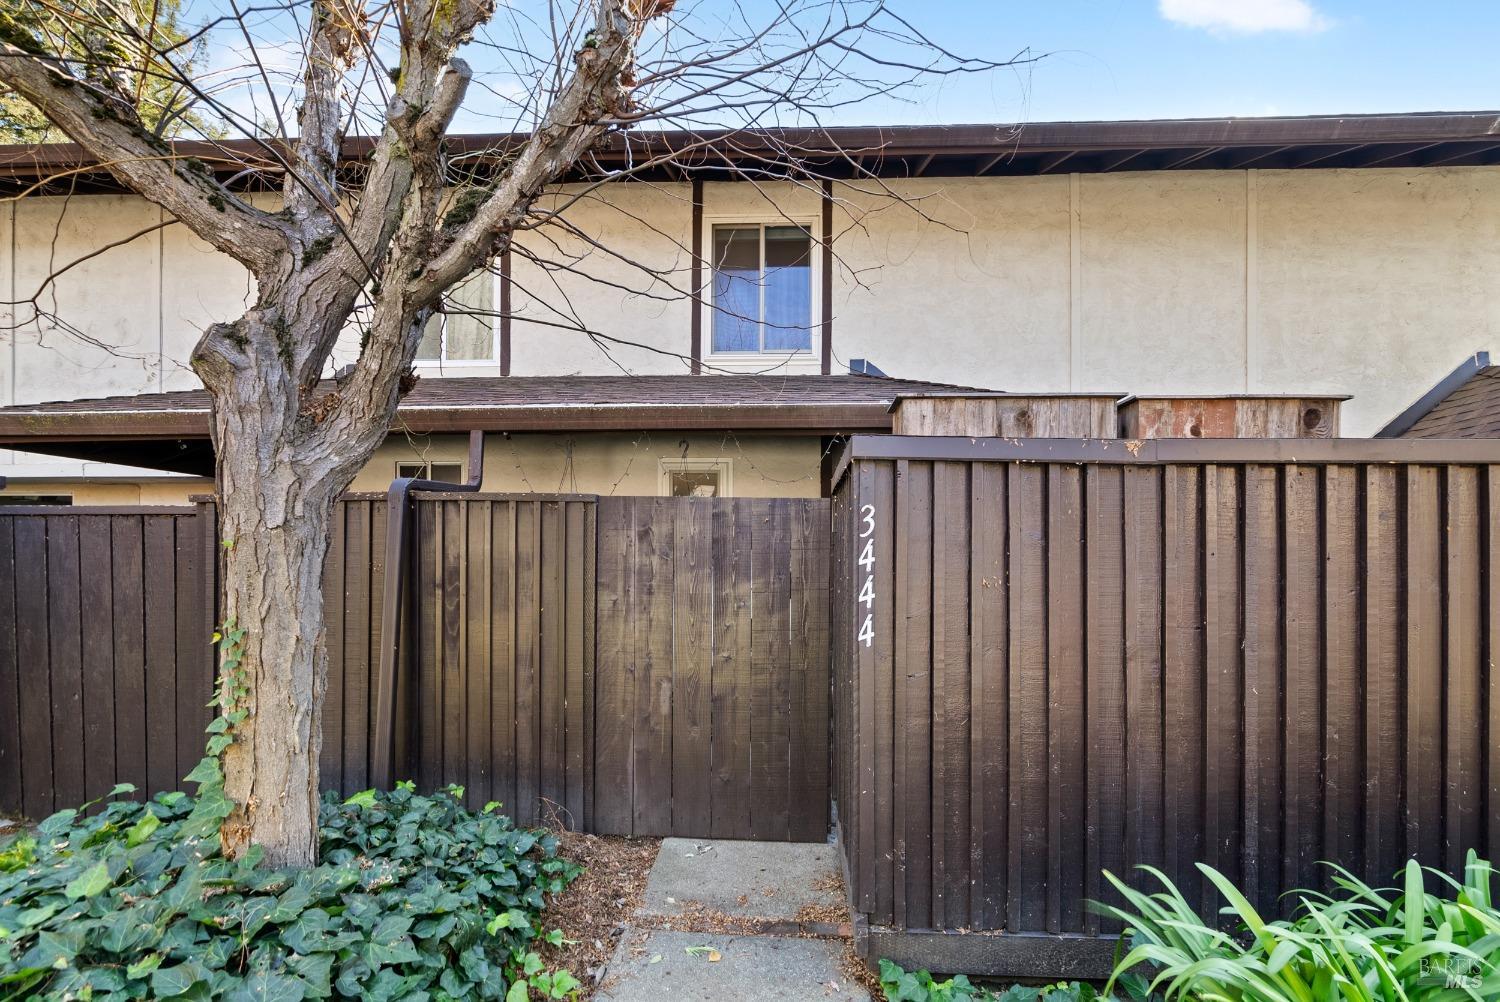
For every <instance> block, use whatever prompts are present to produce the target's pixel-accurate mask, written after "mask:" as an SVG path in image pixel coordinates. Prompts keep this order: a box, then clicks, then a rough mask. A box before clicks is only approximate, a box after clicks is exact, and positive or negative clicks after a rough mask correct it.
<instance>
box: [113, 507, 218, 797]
mask: <svg viewBox="0 0 1500 1002" xmlns="http://www.w3.org/2000/svg"><path fill="white" fill-rule="evenodd" d="M109 528H110V533H109V537H110V551H111V552H110V567H111V574H112V575H113V581H114V584H113V591H114V610H113V612H114V615H113V617H112V621H111V627H112V630H111V636H112V641H113V647H114V651H113V658H112V660H113V663H114V676H115V701H114V721H115V780H116V782H120V783H133V784H135V787H136V789H137V790H139V791H140V792H141V793H142V794H145V793H146V791H147V790H149V789H150V782H151V780H150V775H149V773H148V771H147V767H146V743H147V738H146V633H145V630H146V611H145V570H144V564H143V559H144V558H143V547H144V532H145V519H144V518H143V517H141V516H138V515H111V516H109ZM215 545H217V544H215Z"/></svg>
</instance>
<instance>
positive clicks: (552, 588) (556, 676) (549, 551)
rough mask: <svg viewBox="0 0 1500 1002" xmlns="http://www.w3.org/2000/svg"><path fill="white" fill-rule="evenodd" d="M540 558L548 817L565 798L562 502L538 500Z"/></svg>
mask: <svg viewBox="0 0 1500 1002" xmlns="http://www.w3.org/2000/svg"><path fill="white" fill-rule="evenodd" d="M540 516H541V536H540V539H541V558H540V560H539V561H538V573H539V577H540V582H539V583H540V587H541V602H540V605H539V607H538V614H539V626H540V630H541V641H540V646H539V654H540V659H539V662H538V663H539V664H540V666H541V678H540V682H541V697H540V702H539V704H538V710H539V712H540V714H541V717H540V719H539V721H538V733H537V738H538V740H539V745H540V777H541V782H540V785H539V787H538V790H539V796H540V797H541V799H542V801H543V805H542V817H543V818H550V817H551V816H553V815H554V814H555V812H556V811H557V810H559V809H560V808H561V807H562V806H563V803H564V802H565V801H566V800H567V787H566V774H565V771H564V769H565V767H564V760H565V758H566V741H567V735H566V732H565V729H566V720H567V714H566V707H565V705H564V700H565V699H566V689H565V683H566V678H565V676H564V671H565V664H566V662H565V660H564V651H563V631H564V629H565V628H566V620H565V619H564V615H563V613H564V607H563V575H564V573H565V572H566V567H565V560H566V558H567V551H566V550H565V549H564V547H563V531H564V529H565V528H566V526H565V524H564V521H563V510H562V502H560V501H543V502H540Z"/></svg>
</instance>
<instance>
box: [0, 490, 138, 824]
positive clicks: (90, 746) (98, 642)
mask: <svg viewBox="0 0 1500 1002" xmlns="http://www.w3.org/2000/svg"><path fill="white" fill-rule="evenodd" d="M109 522H110V519H109V516H107V515H94V516H84V517H80V518H79V520H78V564H79V567H80V569H81V571H82V575H81V577H80V579H79V604H80V610H87V616H88V621H87V623H85V624H83V629H82V631H81V640H82V656H83V708H82V710H83V746H82V747H83V750H84V753H85V755H84V762H83V769H84V777H83V782H84V796H85V797H86V799H88V800H97V799H98V798H100V797H102V796H104V795H105V794H107V793H108V792H109V790H110V787H112V786H114V784H115V665H114V653H115V652H114V640H113V636H114V591H115V589H116V587H119V585H117V584H116V582H115V577H114V570H113V567H112V566H111V564H112V561H111V559H110V542H109ZM3 573H4V562H3V558H0V574H3ZM0 605H3V598H0ZM0 656H3V655H0ZM3 692H4V689H3V688H0V693H3Z"/></svg>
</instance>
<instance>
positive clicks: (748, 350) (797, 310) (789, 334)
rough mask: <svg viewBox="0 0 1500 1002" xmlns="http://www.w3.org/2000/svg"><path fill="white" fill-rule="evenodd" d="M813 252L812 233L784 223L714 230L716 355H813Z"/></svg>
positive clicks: (731, 225) (718, 226)
mask: <svg viewBox="0 0 1500 1002" xmlns="http://www.w3.org/2000/svg"><path fill="white" fill-rule="evenodd" d="M812 248H813V239H812V233H811V232H810V230H809V229H808V228H807V227H805V226H800V225H793V224H789V223H787V222H785V221H781V222H777V223H739V222H736V223H726V224H721V225H715V226H714V227H713V259H712V266H713V284H712V290H711V291H712V306H713V333H712V343H711V349H712V352H713V353H714V354H716V355H753V354H760V355H766V354H810V353H811V352H812V350H813V337H812V331H813V273H812V269H813V253H812Z"/></svg>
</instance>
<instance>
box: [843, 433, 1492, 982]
mask: <svg viewBox="0 0 1500 1002" xmlns="http://www.w3.org/2000/svg"><path fill="white" fill-rule="evenodd" d="M1132 445H1133V447H1134V451H1131V449H1129V448H1127V447H1126V445H1125V443H1121V442H1114V443H1099V442H1094V443H1082V442H1080V443H1061V442H1046V441H1032V442H1017V441H1014V440H1010V441H1007V440H999V439H992V440H978V441H974V440H967V439H963V440H959V439H942V438H935V439H910V438H886V439H881V440H875V439H855V440H854V443H853V445H852V447H851V449H850V450H849V452H848V454H847V455H846V458H845V471H846V472H845V473H844V476H843V479H842V481H841V483H840V485H839V488H838V490H837V493H836V496H835V499H834V523H835V529H834V535H835V544H834V551H835V553H834V561H835V567H834V575H833V580H834V588H833V591H834V601H833V615H834V620H835V623H834V640H833V647H834V654H833V660H834V664H835V669H834V679H835V682H834V685H835V719H836V738H835V748H836V749H837V752H838V754H837V777H836V784H835V795H836V799H837V812H838V819H839V824H840V829H841V838H842V840H843V844H844V847H845V850H846V852H847V858H848V864H849V871H850V877H851V883H852V895H853V900H854V902H855V904H856V907H857V910H858V911H860V912H862V913H864V914H865V915H866V916H867V917H868V919H869V921H870V923H872V924H873V925H875V926H880V927H885V928H888V929H896V930H955V929H967V930H1005V931H1008V932H1015V933H1052V934H1081V935H1086V936H1087V935H1095V934H1099V933H1107V932H1109V931H1110V930H1109V927H1108V925H1107V924H1104V923H1101V922H1100V921H1099V919H1098V918H1097V917H1096V916H1094V915H1093V914H1092V913H1090V912H1089V911H1088V910H1086V908H1085V901H1086V899H1090V898H1099V897H1102V896H1104V892H1105V887H1104V885H1102V883H1101V879H1100V871H1101V870H1104V869H1109V870H1112V871H1114V872H1115V873H1120V874H1123V873H1126V872H1128V871H1130V869H1131V868H1132V867H1134V866H1136V865H1138V864H1143V863H1149V864H1152V865H1155V866H1158V867H1160V868H1162V869H1163V870H1164V871H1165V872H1166V873H1167V874H1168V875H1169V876H1171V877H1172V879H1173V880H1175V881H1176V882H1177V883H1178V886H1179V887H1181V888H1182V889H1183V890H1184V892H1185V893H1186V894H1187V895H1188V896H1189V898H1190V900H1193V901H1195V902H1201V903H1202V904H1203V905H1204V907H1205V908H1211V907H1212V908H1216V907H1217V905H1216V903H1215V902H1214V898H1213V894H1212V893H1210V889H1209V888H1207V887H1205V886H1204V885H1205V882H1204V881H1202V880H1201V879H1200V877H1199V875H1198V873H1197V871H1196V870H1195V868H1194V865H1193V864H1194V863H1195V862H1197V861H1199V860H1202V861H1205V862H1207V863H1209V864H1211V865H1213V866H1215V867H1217V868H1218V869H1220V870H1222V871H1223V872H1224V873H1226V874H1227V875H1228V876H1229V877H1230V878H1231V879H1233V880H1235V881H1236V882H1237V883H1239V884H1241V885H1242V886H1243V887H1245V888H1246V889H1247V890H1248V891H1249V892H1250V896H1251V899H1252V900H1253V901H1255V902H1256V903H1257V905H1259V906H1261V907H1264V908H1266V909H1267V910H1271V911H1274V910H1275V909H1276V901H1275V898H1276V895H1277V894H1278V893H1279V892H1280V891H1282V890H1285V889H1288V888H1295V887H1312V886H1318V885H1319V884H1320V883H1322V882H1323V879H1324V875H1325V871H1324V870H1323V869H1322V868H1321V867H1320V866H1319V861H1320V860H1336V861H1338V862H1339V863H1341V864H1343V865H1344V866H1347V867H1348V868H1350V869H1351V870H1353V871H1354V872H1356V873H1358V874H1361V875H1364V876H1365V877H1367V878H1369V879H1371V880H1375V881H1380V882H1382V883H1384V882H1387V881H1389V879H1390V878H1391V876H1392V874H1393V873H1394V872H1395V871H1396V870H1397V868H1398V867H1399V866H1400V865H1401V864H1402V863H1403V861H1404V860H1405V859H1406V858H1407V857H1408V856H1409V855H1415V856H1417V857H1418V858H1419V859H1421V860H1422V861H1423V862H1425V863H1429V864H1432V865H1434V866H1437V867H1441V868H1444V869H1447V870H1449V871H1450V872H1461V869H1462V861H1463V857H1464V853H1465V852H1466V850H1468V849H1469V848H1471V847H1472V848H1475V849H1478V850H1479V851H1480V852H1481V853H1486V854H1488V856H1489V858H1491V859H1495V858H1497V857H1500V739H1497V736H1496V734H1495V730H1494V728H1495V724H1496V721H1497V720H1500V691H1497V688H1496V687H1497V685H1500V676H1497V675H1496V674H1495V673H1494V672H1493V671H1492V664H1493V658H1494V656H1495V651H1496V650H1497V649H1500V648H1497V641H1500V589H1497V588H1496V587H1495V578H1494V575H1495V572H1496V571H1497V569H1500V533H1497V531H1496V530H1497V529H1500V465H1495V464H1496V463H1500V447H1497V443H1478V442H1476V443H1454V442H1441V443H1421V444H1418V443H1409V442H1389V443H1388V442H1366V441H1355V440H1343V441H1332V442H1300V443H1299V442H1260V443H1257V442H1207V441H1203V442H1146V443H1132ZM866 543H870V544H872V545H870V546H869V548H868V549H866V546H865V544H866ZM867 582H868V584H867ZM867 617H868V625H866V618H867ZM862 630H863V631H864V632H863V634H862V632H861V631H862ZM867 640H868V642H867ZM970 939H971V940H972V941H974V942H976V943H978V945H977V946H976V947H975V949H976V950H979V951H980V953H981V954H982V953H983V951H984V950H985V949H986V946H985V944H984V941H985V940H986V939H987V940H988V941H989V943H990V948H993V944H994V943H995V942H996V939H995V938H994V937H988V938H986V937H971V938H970ZM1001 939H1003V937H1002V938H1001ZM887 952H888V953H889V952H893V951H892V950H887ZM970 959H971V960H972V961H975V962H974V963H971V965H970V967H965V968H959V969H971V968H973V969H978V968H982V967H983V966H984V963H983V960H982V958H981V957H979V955H975V956H973V957H971V958H970ZM1002 966H1003V965H1002ZM1032 973H1047V972H1045V971H1039V970H1034V971H1033V972H1032Z"/></svg>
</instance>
